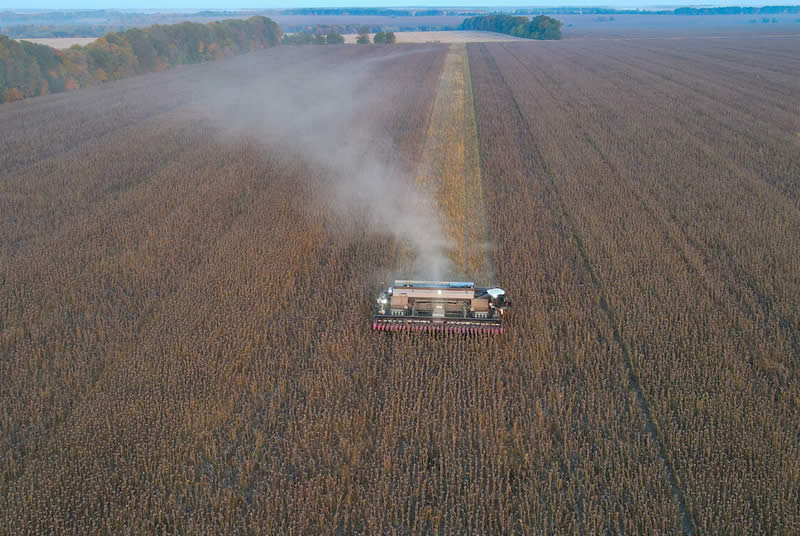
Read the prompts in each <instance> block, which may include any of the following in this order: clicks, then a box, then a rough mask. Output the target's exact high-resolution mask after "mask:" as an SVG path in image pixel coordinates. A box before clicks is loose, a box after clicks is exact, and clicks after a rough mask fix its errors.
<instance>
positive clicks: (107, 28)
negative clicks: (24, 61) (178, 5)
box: [0, 6, 800, 39]
mask: <svg viewBox="0 0 800 536" xmlns="http://www.w3.org/2000/svg"><path fill="white" fill-rule="evenodd" d="M505 12H506V13H509V14H511V15H551V16H552V15H679V16H692V15H770V16H774V15H781V14H794V13H800V6H765V7H741V6H729V7H703V8H691V7H682V8H677V9H662V10H641V9H612V8H606V7H581V8H578V7H562V8H516V9H507V10H506V11H505ZM499 14H502V12H500V11H493V10H490V9H477V8H462V9H459V8H403V9H393V8H368V7H361V8H295V9H263V10H231V11H214V10H206V11H197V12H165V13H136V12H129V11H118V10H113V9H96V10H72V11H70V10H61V11H33V12H32V11H26V12H21V13H17V12H13V11H0V34H5V35H8V36H9V37H12V38H17V39H26V38H37V37H39V38H47V37H99V36H102V35H105V34H107V33H108V32H122V31H125V30H127V29H129V28H141V27H145V26H151V25H154V24H176V23H179V22H183V21H188V22H197V23H205V22H210V21H212V20H222V19H233V18H239V19H242V20H244V19H245V18H247V17H250V16H256V15H258V16H264V17H271V18H273V19H274V20H277V19H279V18H280V17H293V18H295V20H294V21H291V22H290V21H288V20H287V21H285V24H284V21H280V20H278V22H280V23H281V25H282V27H283V30H284V31H286V32H301V31H310V32H312V33H323V34H324V33H326V29H324V28H317V27H316V26H315V23H314V21H313V20H305V21H302V20H300V21H298V20H296V19H297V18H299V17H309V18H311V19H313V17H331V16H333V17H348V16H358V17H365V16H373V17H382V18H383V17H387V18H396V19H397V22H398V23H397V24H396V25H394V26H393V27H392V28H391V29H393V30H404V31H411V30H422V31H424V30H447V29H456V28H457V27H458V24H459V23H460V21H461V19H462V18H464V17H475V16H485V15H499ZM437 18H438V20H437ZM451 18H452V19H453V20H452V23H451V21H450V19H451ZM415 19H416V20H415ZM365 23H367V24H370V26H371V29H372V31H378V30H380V29H381V28H380V26H385V25H386V24H385V21H381V23H382V24H378V21H374V22H373V23H369V22H368V21H364V20H361V21H356V20H344V21H342V23H341V24H338V23H331V21H327V23H326V24H327V25H329V26H331V28H330V30H331V31H335V32H337V33H354V32H356V31H357V28H358V27H359V26H360V25H362V24H365Z"/></svg>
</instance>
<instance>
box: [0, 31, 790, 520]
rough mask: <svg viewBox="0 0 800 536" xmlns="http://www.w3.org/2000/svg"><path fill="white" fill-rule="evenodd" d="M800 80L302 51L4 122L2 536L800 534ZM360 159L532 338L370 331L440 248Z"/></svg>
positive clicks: (775, 58) (545, 49)
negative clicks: (415, 205)
mask: <svg viewBox="0 0 800 536" xmlns="http://www.w3.org/2000/svg"><path fill="white" fill-rule="evenodd" d="M798 45H800V43H799V42H798V40H797V38H785V39H778V38H774V39H759V38H756V37H750V38H742V40H730V39H727V40H724V41H709V40H705V41H703V40H693V39H685V40H665V41H663V42H662V41H658V40H648V41H646V42H643V43H639V44H637V45H636V47H631V46H630V43H623V42H615V41H597V42H593V41H591V40H581V41H572V42H570V41H564V42H553V43H525V42H521V43H517V42H513V43H492V44H469V45H466V49H465V48H464V46H463V45H461V46H455V47H453V48H448V47H447V46H444V45H408V46H404V47H310V48H306V49H303V48H290V49H271V50H267V51H263V52H258V53H254V54H249V55H246V56H241V57H237V58H233V59H230V60H226V61H221V62H217V63H214V64H208V65H201V66H192V67H182V68H177V69H175V70H173V71H170V72H166V73H157V74H153V75H145V76H141V77H136V78H130V79H127V80H123V81H119V82H114V83H111V84H107V85H105V86H102V87H98V88H89V89H84V90H80V91H77V92H73V93H69V94H58V95H51V96H47V97H44V98H37V99H30V100H27V101H22V102H19V103H13V104H10V105H4V106H3V107H0V306H1V307H2V309H1V310H0V345H1V346H0V432H2V434H0V533H2V534H6V533H7V534H26V533H27V534H41V533H79V534H86V533H115V534H116V533H131V534H143V533H145V534H146V533H164V532H169V533H191V534H194V533H276V534H298V533H319V534H328V533H369V534H375V533H393V532H412V533H449V534H464V533H475V534H487V533H523V534H540V533H573V534H582V533H598V532H629V533H681V532H688V533H696V534H701V533H770V532H771V533H794V532H798V531H800V508H798V504H799V503H800V496H799V495H798V494H799V493H800V427H798V424H797V423H798V422H800V420H798V418H799V417H800V408H799V407H798V405H800V384H799V383H798V371H799V370H800V359H798V358H799V357H800V353H799V352H800V341H799V340H798V329H800V317H799V316H798V313H797V311H798V306H799V305H800V303H798V302H800V288H798V285H800V277H799V276H800V269H798V266H797V262H796V261H795V259H797V258H800V254H798V253H800V252H798V251H797V249H798V237H800V210H798V203H799V202H800V200H799V198H798V197H799V196H800V190H799V189H798V188H799V186H798V182H797V179H796V178H797V177H798V176H800V142H798V132H800V115H798V114H797V113H796V112H797V111H798V109H800V85H798V84H797V77H796V70H797V67H798V66H799V65H798V60H797V59H796V58H795V55H794V54H793V51H794V50H796V49H797V47H798ZM365 73H366V74H365ZM326 102H334V103H335V106H334V107H333V108H336V110H335V111H332V110H331V109H330V108H331V107H329V106H327V105H325V104H324V103H326ZM260 108H266V109H268V110H269V113H268V114H266V115H267V116H268V117H266V116H262V115H260V114H259V112H258V110H259V109H260ZM300 109H308V110H310V111H309V112H308V113H307V114H300V113H294V112H296V111H297V110H300ZM342 109H344V110H342ZM282 110H283V113H282ZM286 110H289V112H286ZM343 118H346V119H347V121H344V120H343ZM265 125H266V126H267V127H268V128H265ZM363 133H366V134H363ZM353 138H355V139H356V140H357V142H358V143H351V144H348V143H347V141H346V140H348V139H350V140H352V139H353ZM309 139H310V140H312V141H309ZM331 140H333V141H331ZM337 148H338V149H341V150H336V149H337ZM328 158H329V159H330V160H332V161H335V162H336V163H337V164H336V165H335V166H332V165H331V164H330V162H326V159H328ZM354 158H356V159H359V161H362V160H361V159H363V162H364V167H365V169H366V170H367V172H368V173H372V172H374V181H373V182H374V183H375V184H377V185H378V186H380V188H375V192H371V188H370V185H369V184H362V183H348V188H347V189H345V193H346V195H345V196H344V197H348V198H351V197H352V198H364V199H369V200H372V199H374V198H375V197H376V196H377V198H379V199H382V197H381V196H382V195H383V193H382V192H381V188H383V187H384V186H391V188H392V190H391V191H387V192H386V203H387V207H391V206H395V205H396V206H400V207H401V209H400V210H399V212H398V211H397V209H391V208H385V209H384V208H383V207H382V208H381V211H379V212H378V216H379V217H383V218H384V219H389V220H392V223H391V225H395V223H394V222H396V225H404V226H406V227H413V221H411V220H413V219H414V218H413V217H411V216H412V215H413V214H414V211H413V210H411V209H410V208H408V209H402V207H403V205H402V202H400V201H398V200H399V199H400V200H402V198H403V194H404V192H406V190H404V186H403V181H407V183H408V192H409V195H411V193H410V192H411V191H412V190H413V187H414V185H417V186H420V185H421V186H423V187H424V188H425V189H426V190H429V191H431V192H432V195H433V197H434V201H435V204H436V205H437V206H438V207H440V208H441V211H442V212H443V213H444V214H446V219H445V221H444V222H443V231H444V232H445V233H446V235H447V238H448V244H449V245H450V246H451V249H450V250H448V256H449V258H450V260H451V261H452V266H453V270H454V271H456V272H458V273H457V275H462V273H466V275H470V273H475V274H477V275H474V276H473V277H475V279H481V278H482V277H486V275H485V274H486V273H487V272H488V271H489V270H492V271H493V273H494V278H495V280H496V281H497V282H498V283H499V284H501V285H502V286H503V287H504V288H506V290H508V291H509V293H510V295H511V296H512V297H513V299H514V303H515V308H514V310H513V311H512V312H511V313H510V314H511V316H510V317H509V318H508V320H507V323H506V326H507V329H506V331H505V335H503V336H502V337H488V338H472V337H466V336H449V335H448V336H440V335H421V334H417V333H406V332H400V333H391V334H388V333H377V332H373V331H372V330H371V329H369V325H370V323H371V311H372V309H371V307H372V303H373V300H374V294H375V293H376V291H377V290H378V288H379V284H380V282H381V281H385V280H388V279H389V278H391V277H392V276H393V275H402V274H398V269H402V268H404V267H408V266H410V261H409V260H408V259H407V256H408V255H410V253H409V251H411V247H412V245H411V244H409V243H408V240H407V236H406V235H403V234H393V233H392V232H391V231H390V227H391V225H390V226H386V225H384V223H383V221H382V220H381V219H376V218H375V215H374V214H372V213H371V212H370V210H371V209H370V208H369V206H368V205H365V204H364V203H354V202H349V201H346V200H344V201H343V200H342V199H340V197H341V195H340V194H341V193H342V192H341V189H338V190H337V189H336V188H337V184H339V183H340V182H341V181H342V180H345V179H342V177H341V176H339V175H337V173H336V172H335V171H337V170H339V171H341V170H342V169H348V170H350V171H353V172H354V173H355V174H359V173H360V172H361V170H358V169H352V165H351V164H352V162H351V160H352V159H354ZM378 162H379V163H381V165H380V166H378V165H377V164H376V163H378ZM381 174H387V175H389V174H391V175H392V176H393V177H397V180H393V181H391V182H389V181H384V180H382V178H381ZM331 185H333V187H334V189H333V190H331ZM370 196H372V197H370ZM384 210H385V212H384ZM406 212H407V213H406ZM431 232H433V231H431ZM479 241H484V242H485V241H488V244H482V246H481V249H480V250H475V249H474V248H470V247H469V245H470V244H472V243H473V242H479ZM398 251H401V252H404V253H402V254H398ZM481 252H482V253H483V254H485V255H486V257H485V258H481Z"/></svg>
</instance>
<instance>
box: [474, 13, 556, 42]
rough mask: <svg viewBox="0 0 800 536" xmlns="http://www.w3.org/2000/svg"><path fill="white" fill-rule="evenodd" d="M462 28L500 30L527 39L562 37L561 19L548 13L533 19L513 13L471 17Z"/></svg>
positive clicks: (486, 30) (488, 30)
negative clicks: (549, 15)
mask: <svg viewBox="0 0 800 536" xmlns="http://www.w3.org/2000/svg"><path fill="white" fill-rule="evenodd" d="M461 29H462V30H481V31H485V32H498V33H503V34H508V35H514V36H516V37H524V38H526V39H561V21H560V20H556V19H554V18H551V17H548V16H547V15H538V16H536V17H533V19H531V20H528V17H521V16H513V15H484V16H481V17H471V18H469V19H465V20H464V22H462V23H461Z"/></svg>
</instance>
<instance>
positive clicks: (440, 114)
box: [417, 44, 492, 283]
mask: <svg viewBox="0 0 800 536" xmlns="http://www.w3.org/2000/svg"><path fill="white" fill-rule="evenodd" d="M417 184H418V185H419V186H421V187H422V188H424V189H427V190H428V191H430V192H431V193H432V194H433V197H434V198H435V200H436V202H437V204H438V206H439V210H440V211H441V221H442V224H443V226H444V229H445V232H446V233H447V236H448V238H449V239H450V240H451V242H452V244H453V246H452V248H451V249H450V250H449V251H448V256H449V258H450V261H451V263H452V267H453V271H454V273H452V274H450V275H451V277H452V278H463V279H469V280H474V281H476V282H479V283H488V282H489V280H490V279H491V277H492V273H491V267H490V265H489V260H488V251H487V225H486V211H485V207H484V200H483V197H484V196H483V186H482V182H481V173H480V157H479V154H478V137H477V131H476V126H475V112H474V107H473V102H472V86H471V79H470V73H469V60H468V58H467V51H466V47H465V46H464V45H463V44H456V45H450V50H449V52H448V54H447V57H446V58H445V63H444V68H443V70H442V75H441V78H440V80H439V88H438V90H437V93H436V98H435V100H434V103H433V109H432V111H431V118H430V124H429V126H428V134H427V137H426V140H425V145H424V149H423V154H422V163H421V165H420V170H419V174H418V176H417Z"/></svg>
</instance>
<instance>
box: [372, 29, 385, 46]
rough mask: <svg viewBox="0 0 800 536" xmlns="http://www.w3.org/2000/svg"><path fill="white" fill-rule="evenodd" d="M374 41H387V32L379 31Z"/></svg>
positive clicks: (379, 42)
mask: <svg viewBox="0 0 800 536" xmlns="http://www.w3.org/2000/svg"><path fill="white" fill-rule="evenodd" d="M372 42H373V43H375V44H376V45H379V44H381V43H385V42H386V34H385V33H383V32H377V33H376V34H375V37H373V38H372Z"/></svg>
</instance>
